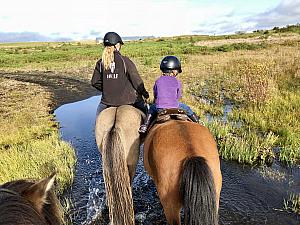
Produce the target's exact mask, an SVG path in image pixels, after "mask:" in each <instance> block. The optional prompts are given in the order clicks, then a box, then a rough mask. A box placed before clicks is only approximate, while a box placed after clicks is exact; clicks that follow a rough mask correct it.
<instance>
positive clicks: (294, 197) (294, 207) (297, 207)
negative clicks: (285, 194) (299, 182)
mask: <svg viewBox="0 0 300 225" xmlns="http://www.w3.org/2000/svg"><path fill="white" fill-rule="evenodd" d="M284 209H285V210H288V211H292V212H295V213H298V214H300V194H295V193H293V194H290V196H289V198H288V199H285V200H284Z"/></svg>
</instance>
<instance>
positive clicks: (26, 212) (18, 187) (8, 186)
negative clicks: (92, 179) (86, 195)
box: [0, 174, 64, 225]
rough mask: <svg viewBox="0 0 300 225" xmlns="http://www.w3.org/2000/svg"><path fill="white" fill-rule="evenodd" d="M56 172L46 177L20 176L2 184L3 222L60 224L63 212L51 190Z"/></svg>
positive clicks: (0, 218)
mask: <svg viewBox="0 0 300 225" xmlns="http://www.w3.org/2000/svg"><path fill="white" fill-rule="evenodd" d="M54 179H55V174H52V175H51V176H50V177H48V178H45V179H43V180H40V181H37V182H34V181H30V180H16V181H11V182H7V183H5V184H2V185H0V224H5V225H24V224H26V225H37V224H39V225H60V224H64V221H63V213H62V209H61V207H60V204H59V201H58V199H57V197H56V196H55V195H54V194H53V193H52V192H51V191H50V189H51V187H52V185H53V182H54Z"/></svg>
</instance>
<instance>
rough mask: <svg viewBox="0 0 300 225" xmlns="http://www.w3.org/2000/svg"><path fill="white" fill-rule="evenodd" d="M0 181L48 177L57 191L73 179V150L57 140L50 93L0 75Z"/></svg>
mask: <svg viewBox="0 0 300 225" xmlns="http://www.w3.org/2000/svg"><path fill="white" fill-rule="evenodd" d="M0 87H1V90H0V98H1V103H0V111H1V117H0V183H4V182H7V181H11V180H16V179H23V178H32V179H38V178H43V177H46V176H49V174H51V173H52V172H53V171H57V179H56V180H57V191H59V192H60V193H62V191H63V190H64V189H66V188H67V187H69V186H70V185H71V184H72V182H73V176H74V165H75V160H76V159H75V153H74V149H73V148H72V147H71V146H70V145H69V144H67V143H65V142H63V141H61V140H60V137H59V134H58V124H57V122H56V121H55V118H54V116H53V115H51V114H49V111H50V107H49V105H50V104H51V97H52V96H51V93H49V92H48V91H47V90H45V89H44V88H42V87H41V86H39V85H36V84H31V83H26V82H21V81H14V80H9V79H4V78H0Z"/></svg>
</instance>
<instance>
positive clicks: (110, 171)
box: [95, 105, 143, 225]
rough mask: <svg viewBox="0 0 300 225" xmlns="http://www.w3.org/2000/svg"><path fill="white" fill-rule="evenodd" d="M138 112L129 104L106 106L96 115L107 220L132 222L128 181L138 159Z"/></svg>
mask: <svg viewBox="0 0 300 225" xmlns="http://www.w3.org/2000/svg"><path fill="white" fill-rule="evenodd" d="M142 115H143V113H142V112H141V111H140V110H138V109H136V108H134V107H133V106H129V105H123V106H119V107H110V108H107V109H105V110H103V111H102V112H101V113H100V114H99V115H98V117H97V118H96V128H95V135H96V142H97V146H98V148H99V151H100V152H101V155H102V164H103V165H102V167H103V177H104V183H105V189H106V198H107V204H108V208H109V217H110V222H111V224H118V225H131V224H134V210H133V200H132V190H131V183H132V180H133V178H134V175H135V169H136V165H137V162H138V159H139V147H140V135H139V132H138V130H139V127H140V125H141V121H142Z"/></svg>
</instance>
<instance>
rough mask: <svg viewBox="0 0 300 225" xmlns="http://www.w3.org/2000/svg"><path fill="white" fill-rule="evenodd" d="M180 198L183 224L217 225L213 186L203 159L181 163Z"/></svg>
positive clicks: (193, 159) (199, 157)
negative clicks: (182, 209) (182, 208)
mask: <svg viewBox="0 0 300 225" xmlns="http://www.w3.org/2000/svg"><path fill="white" fill-rule="evenodd" d="M180 197H181V199H182V202H183V207H184V224H189V225H217V224H218V214H217V205H216V190H215V184H214V180H213V176H212V172H211V170H210V168H209V167H208V165H207V163H206V160H205V159H204V158H203V157H201V156H198V157H191V158H187V159H186V160H185V162H184V163H183V168H182V172H181V177H180Z"/></svg>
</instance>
